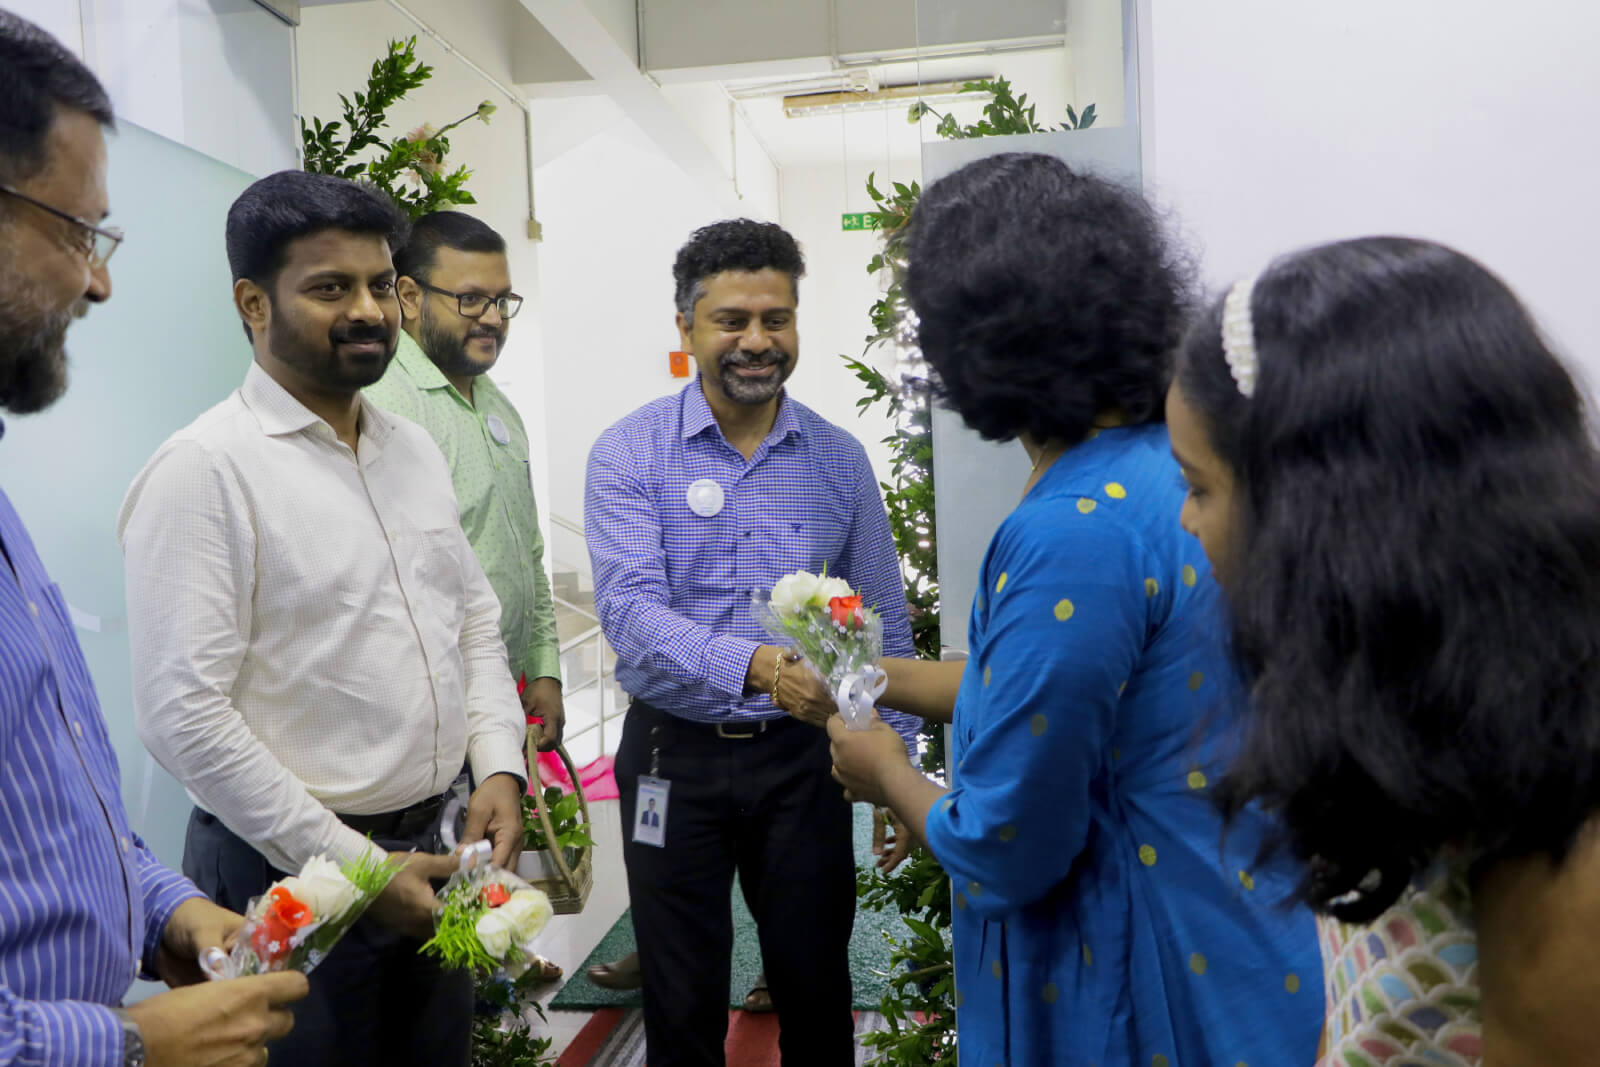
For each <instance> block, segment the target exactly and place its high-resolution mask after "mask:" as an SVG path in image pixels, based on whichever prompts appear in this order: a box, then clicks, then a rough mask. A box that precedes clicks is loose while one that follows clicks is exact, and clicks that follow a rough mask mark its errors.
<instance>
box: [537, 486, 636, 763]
mask: <svg viewBox="0 0 1600 1067" xmlns="http://www.w3.org/2000/svg"><path fill="white" fill-rule="evenodd" d="M550 523H551V537H550V540H549V548H550V551H549V560H550V566H551V570H552V576H551V577H552V581H551V592H552V594H553V595H554V599H555V608H556V634H557V638H558V640H559V641H560V642H561V679H562V686H563V690H564V699H565V703H566V708H567V728H566V733H565V744H566V747H567V752H568V753H569V754H570V755H571V756H572V760H573V762H574V763H576V764H577V765H578V766H580V767H583V766H586V765H587V764H589V763H592V762H594V761H595V760H596V759H599V758H600V757H601V756H611V755H615V754H616V751H617V743H618V742H619V741H621V740H622V715H623V713H624V712H626V711H627V709H628V695H627V694H626V693H624V692H623V691H622V689H621V688H620V687H619V686H618V685H617V679H616V664H617V656H616V653H614V652H612V651H611V646H610V644H608V643H607V642H606V639H605V634H603V633H601V631H600V620H599V618H598V617H597V616H596V614H595V609H594V584H593V581H592V578H591V576H590V573H589V556H588V550H587V548H586V547H585V546H584V542H583V527H582V526H580V525H578V524H577V523H574V522H572V521H570V520H568V519H563V518H561V517H560V516H556V515H552V516H551V519H550Z"/></svg>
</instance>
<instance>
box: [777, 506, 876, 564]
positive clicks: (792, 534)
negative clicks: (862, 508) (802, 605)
mask: <svg viewBox="0 0 1600 1067" xmlns="http://www.w3.org/2000/svg"><path fill="white" fill-rule="evenodd" d="M850 519H851V512H850V510H849V508H848V507H845V506H844V504H843V502H835V501H831V500H813V501H808V502H807V504H806V506H805V507H803V508H793V509H782V510H780V511H779V513H778V514H773V515H766V516H763V518H762V520H761V524H760V525H761V530H762V533H763V536H762V540H761V544H762V547H763V549H764V550H765V553H766V557H767V558H766V560H765V562H766V564H767V569H768V570H770V571H772V572H774V573H776V574H778V575H784V574H789V573H792V572H793V571H797V570H806V571H810V572H812V573H813V574H821V573H822V572H823V571H824V570H826V571H827V572H828V573H829V574H834V575H838V571H839V568H838V566H837V564H838V562H839V557H840V556H841V555H843V554H844V546H845V542H846V541H847V540H848V539H849V537H850ZM839 576H840V577H843V578H846V579H855V576H853V575H839ZM857 584H859V581H857Z"/></svg>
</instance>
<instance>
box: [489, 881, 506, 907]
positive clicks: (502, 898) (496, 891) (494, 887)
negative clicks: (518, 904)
mask: <svg viewBox="0 0 1600 1067" xmlns="http://www.w3.org/2000/svg"><path fill="white" fill-rule="evenodd" d="M482 896H483V902H484V903H485V904H487V905H489V907H491V908H498V907H499V906H500V905H502V904H504V903H505V902H506V901H508V900H510V899H511V894H510V893H507V892H506V887H505V886H503V885H501V884H500V883H499V882H490V883H489V884H488V885H486V886H484V887H483V894H482Z"/></svg>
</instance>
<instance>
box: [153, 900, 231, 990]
mask: <svg viewBox="0 0 1600 1067" xmlns="http://www.w3.org/2000/svg"><path fill="white" fill-rule="evenodd" d="M243 924H244V916H243V915H239V914H237V913H235V912H231V911H229V910H228V909H227V908H220V907H218V906H217V905H215V904H213V903H211V901H209V900H207V899H206V898H205V897H191V898H190V899H188V900H186V901H184V902H183V903H182V904H179V905H178V907H177V909H176V910H175V911H173V913H172V915H171V916H170V917H168V919H167V925H166V926H165V927H164V928H163V929H162V931H161V947H160V949H159V950H158V951H157V953H156V973H157V974H158V975H160V976H161V980H162V981H163V982H165V983H167V985H169V986H171V987H172V988H174V989H176V988H178V987H179V986H186V985H193V984H194V983H196V982H203V981H205V980H206V976H205V974H204V973H203V972H202V971H201V970H200V954H201V953H202V952H204V951H206V950H207V949H209V948H220V949H222V950H223V951H227V950H228V949H229V948H232V947H233V939H234V935H236V934H237V933H238V932H239V927H240V926H241V925H243Z"/></svg>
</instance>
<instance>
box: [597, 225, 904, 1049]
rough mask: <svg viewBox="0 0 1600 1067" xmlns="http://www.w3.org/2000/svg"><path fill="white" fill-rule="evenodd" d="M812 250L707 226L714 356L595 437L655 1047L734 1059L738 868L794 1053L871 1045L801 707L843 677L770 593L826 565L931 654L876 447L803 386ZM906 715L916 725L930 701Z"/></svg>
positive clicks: (603, 592) (700, 353)
mask: <svg viewBox="0 0 1600 1067" xmlns="http://www.w3.org/2000/svg"><path fill="white" fill-rule="evenodd" d="M804 272H805V263H804V260H803V258H802V256H801V254H800V249H799V246H798V245H796V243H795V241H794V238H793V237H791V236H790V235H789V234H788V233H786V232H785V231H784V230H783V229H782V228H780V227H778V226H776V225H773V224H770V223H757V222H752V221H750V220H748V219H740V220H735V221H730V222H720V223H716V224H714V225H711V226H707V227H705V228H703V229H701V230H699V231H697V232H696V233H695V234H694V235H693V237H691V238H690V240H689V242H688V244H686V245H685V246H684V247H683V248H682V249H681V250H680V251H679V253H678V257H677V262H676V263H675V265H674V267H673V275H674V279H675V281H676V287H677V306H678V318H677V321H678V328H679V332H680V336H681V339H682V344H683V349H684V351H686V352H688V353H690V354H691V355H692V356H693V357H694V359H695V362H696V364H697V365H698V367H699V372H700V373H699V376H698V378H697V379H696V380H695V381H694V382H692V383H691V384H690V385H689V386H687V387H686V388H685V389H683V390H682V391H681V392H679V393H677V394H676V395H673V396H668V397H663V398H661V399H660V400H657V401H654V402H652V403H650V404H646V405H645V406H644V407H642V408H640V409H639V410H637V411H635V412H633V413H632V414H631V415H629V416H627V417H626V418H624V419H623V420H622V421H621V422H619V423H617V424H616V425H614V426H612V427H611V428H610V429H608V430H607V431H606V432H605V433H603V434H602V435H601V436H600V439H599V440H598V441H597V442H596V443H595V446H594V449H593V451H592V452H591V453H590V456H589V470H588V485H587V499H586V504H585V527H586V531H587V536H588V541H589V554H590V558H591V560H592V562H593V565H594V583H595V604H596V609H597V611H598V613H599V616H600V623H601V626H602V627H604V629H605V634H606V637H607V639H609V640H610V642H611V645H612V647H613V648H614V649H615V650H616V653H617V680H618V681H619V682H620V683H621V684H622V686H623V688H624V689H626V690H627V691H628V693H630V694H631V695H632V696H633V698H634V701H633V704H632V706H631V707H630V708H629V711H628V717H627V720H626V722H625V724H624V726H623V735H622V742H621V746H620V748H619V749H618V751H617V757H616V764H615V769H616V776H617V783H618V786H619V788H620V790H621V793H622V825H623V827H624V837H623V856H624V859H625V861H626V863H627V868H628V891H629V896H630V898H631V904H632V909H633V927H634V934H635V937H636V939H637V942H638V948H639V959H640V965H641V968H642V972H643V979H644V1016H645V1031H646V1038H647V1041H648V1043H649V1051H648V1055H649V1060H650V1063H651V1067H684V1065H693V1067H702V1065H716V1067H720V1065H721V1064H722V1063H723V1042H724V1039H725V1036H726V1030H727V1022H728V1016H727V997H728V982H729V969H730V953H731V948H732V927H731V919H730V912H729V899H728V897H729V891H730V888H731V886H732V881H733V875H734V872H735V870H737V871H738V873H739V880H740V883H741V885H742V887H743V889H744V893H745V898H746V901H747V902H748V903H749V905H750V910H751V913H752V914H753V915H754V916H755V919H756V924H757V926H758V928H759V930H760V936H761V952H762V959H763V961H764V963H765V964H766V971H767V978H768V980H769V982H770V984H771V990H772V1000H773V1003H774V1004H775V1005H776V1007H777V1009H778V1013H779V1021H780V1029H781V1034H782V1036H781V1038H780V1045H781V1049H782V1052H783V1062H784V1063H785V1064H786V1065H788V1067H800V1065H803V1067H833V1065H844V1064H850V1063H853V1062H854V1042H853V1028H852V1023H851V1013H850V1002H851V986H850V971H849V939H850V928H851V924H852V922H853V919H854V915H855V860H854V854H853V850H852V845H851V818H850V806H849V805H848V804H847V803H846V802H845V800H844V797H843V794H842V793H841V791H840V789H839V787H838V785H837V784H836V783H834V782H833V780H832V779H831V778H830V776H829V771H830V768H831V766H832V764H831V761H830V759H829V755H828V740H827V736H826V735H825V734H824V733H823V732H822V731H821V730H818V729H816V728H815V727H814V726H811V725H807V724H806V723H804V722H801V721H800V720H799V719H798V718H794V717H790V715H788V714H786V711H787V712H792V713H795V714H796V715H799V714H801V713H806V714H807V715H808V717H810V716H813V715H814V714H815V712H816V710H817V709H819V708H820V709H829V708H831V707H832V700H831V698H830V697H829V695H828V693H827V691H826V687H824V686H823V685H822V683H821V682H820V681H819V680H818V679H817V678H816V677H815V676H814V675H812V674H811V673H810V672H809V671H808V670H806V669H804V668H802V667H800V666H799V665H798V664H795V663H793V662H792V661H790V660H788V659H787V658H786V657H785V652H784V650H783V649H780V648H778V647H776V646H774V645H771V644H768V643H766V642H767V640H768V638H767V637H766V635H765V634H764V633H763V631H762V629H761V626H760V625H759V624H758V623H757V622H756V620H755V618H754V617H753V615H752V614H751V611H750V593H751V591H752V590H754V589H761V588H765V589H770V588H771V587H772V585H773V584H774V583H775V582H776V581H777V580H778V579H779V578H781V577H782V576H783V575H785V574H787V573H789V572H792V571H796V570H802V569H804V570H810V571H813V572H820V571H822V570H823V569H824V568H826V571H827V573H828V574H830V575H834V576H837V577H840V578H843V579H844V580H846V581H848V582H849V583H850V584H851V585H852V586H853V587H855V588H856V589H857V590H858V591H860V592H861V594H862V595H863V597H864V599H865V601H866V603H867V604H868V605H870V606H873V607H876V608H877V609H878V610H879V611H880V612H881V613H882V615H883V620H884V644H885V648H884V652H885V654H887V655H891V656H909V655H913V654H914V653H913V651H912V644H911V628H910V624H909V622H908V619H907V615H906V601H905V587H904V585H903V583H902V579H901V574H900V563H899V559H898V557H897V555H896V553H895V547H894V540H893V538H892V536H891V534H890V530H889V521H888V516H887V515H886V514H885V512H884V508H883V501H882V499H881V498H880V497H879V495H878V484H877V480H876V479H875V478H874V477H873V474H872V468H871V465H870V464H869V463H868V462H867V456H866V452H865V450H864V449H863V448H862V447H861V444H860V442H858V441H857V440H856V439H855V438H853V437H851V436H850V434H848V433H847V432H845V431H844V430H842V429H840V428H839V427H837V426H834V425H832V424H830V423H828V422H827V421H825V420H824V419H822V418H821V417H820V416H818V415H817V414H816V413H815V412H813V411H811V410H810V409H809V408H807V407H806V406H805V405H803V404H801V403H799V402H798V401H796V400H794V399H793V398H792V397H789V396H788V395H787V393H786V392H785V391H784V388H783V384H784V382H785V381H786V380H787V379H788V377H789V375H790V374H791V373H793V371H794V367H795V362H796V360H797V358H798V356H799V345H798V333H797V329H796V305H797V302H798V292H797V285H798V282H799V279H800V277H801V275H802V274H803V273H804ZM885 717H886V718H887V719H889V721H891V722H892V723H893V724H894V725H895V726H896V728H897V729H899V730H901V732H902V734H903V735H904V736H905V737H906V738H907V741H908V743H909V742H910V740H911V739H912V738H913V737H914V735H915V730H916V721H915V720H913V719H910V718H908V717H906V716H900V715H896V714H894V713H892V712H890V713H887V714H886V716H885ZM641 777H644V778H647V779H652V780H665V781H666V782H667V783H670V784H669V785H666V786H661V785H660V784H659V782H656V781H646V782H644V783H643V786H644V792H645V793H646V794H647V795H648V796H651V797H656V798H657V807H656V811H657V813H658V815H659V818H660V825H659V827H656V826H655V825H654V824H652V826H651V828H650V829H649V830H648V831H647V832H644V833H640V832H638V831H637V830H636V826H637V820H638V812H637V810H636V804H637V803H638V801H639V797H640V793H641ZM655 841H659V842H660V843H659V844H653V843H651V842H655Z"/></svg>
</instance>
